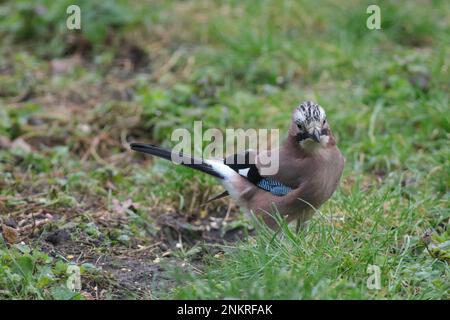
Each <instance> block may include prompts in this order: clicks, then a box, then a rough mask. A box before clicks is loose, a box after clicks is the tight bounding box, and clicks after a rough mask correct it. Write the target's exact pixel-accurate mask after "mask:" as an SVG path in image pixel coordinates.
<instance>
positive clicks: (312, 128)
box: [290, 101, 330, 148]
mask: <svg viewBox="0 0 450 320" xmlns="http://www.w3.org/2000/svg"><path fill="white" fill-rule="evenodd" d="M290 133H291V135H292V136H294V137H295V140H296V141H297V142H298V143H299V144H300V146H301V147H303V148H307V147H315V146H320V145H322V146H326V145H327V144H328V141H329V135H330V128H329V126H328V122H327V118H326V115H325V110H323V108H322V107H321V106H320V105H318V104H317V103H315V102H313V101H304V102H302V103H301V104H300V105H299V106H298V107H296V108H295V109H294V112H293V113H292V125H291V130H290Z"/></svg>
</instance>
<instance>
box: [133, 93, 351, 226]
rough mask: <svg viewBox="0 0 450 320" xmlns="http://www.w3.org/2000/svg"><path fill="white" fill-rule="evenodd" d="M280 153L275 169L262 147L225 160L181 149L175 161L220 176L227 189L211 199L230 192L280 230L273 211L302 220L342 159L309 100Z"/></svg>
mask: <svg viewBox="0 0 450 320" xmlns="http://www.w3.org/2000/svg"><path fill="white" fill-rule="evenodd" d="M130 147H131V149H132V150H134V151H137V152H142V153H146V154H150V155H153V156H156V157H160V158H164V159H166V160H171V159H173V158H172V156H173V151H172V150H170V149H166V148H163V147H160V146H155V145H151V144H145V143H131V144H130ZM265 152H268V153H269V154H270V153H273V152H278V159H279V160H278V161H279V164H278V170H277V171H276V172H275V173H271V174H264V173H263V170H262V164H261V161H260V159H259V158H260V156H261V151H259V152H257V151H255V150H245V151H242V152H240V153H236V154H233V155H230V156H228V157H225V158H224V159H203V158H202V159H198V158H195V157H192V156H190V155H185V154H182V153H179V154H178V156H179V157H181V158H180V159H181V161H179V162H178V163H180V164H182V165H184V166H187V167H190V168H192V169H196V170H199V171H202V172H204V173H206V174H209V175H211V176H213V177H215V178H216V179H218V180H219V181H220V182H221V183H222V185H223V186H224V188H225V192H223V193H221V194H219V195H218V196H216V197H214V198H213V199H211V200H210V201H213V200H217V199H220V198H223V197H225V196H231V198H233V199H234V201H236V203H237V204H238V205H239V206H240V207H242V208H243V209H244V211H245V212H246V213H250V214H251V215H252V216H253V217H255V216H256V217H257V218H261V219H262V220H263V221H264V222H265V223H266V225H268V226H269V227H270V228H271V229H274V230H276V229H279V227H280V222H279V220H277V218H276V216H277V213H278V214H279V215H278V216H281V217H283V219H285V220H286V221H287V223H291V222H294V221H297V226H301V225H303V224H304V223H305V222H306V221H308V220H309V219H310V218H311V217H312V216H313V214H314V212H316V211H317V209H318V208H319V207H320V206H321V205H322V204H323V203H324V202H326V201H327V200H328V199H330V197H331V196H332V195H333V193H334V192H335V190H336V188H337V187H338V184H339V181H340V179H341V176H342V171H343V168H344V164H345V158H344V156H343V155H342V153H341V151H340V150H339V148H338V146H337V142H336V138H335V136H334V135H333V132H332V131H331V127H330V124H329V123H328V120H327V117H326V114H325V110H324V109H323V108H322V106H320V105H319V104H318V103H315V102H313V101H304V102H301V103H300V104H299V105H298V106H296V107H295V108H294V110H293V111H292V115H291V121H290V126H289V128H288V134H287V137H286V139H285V141H284V143H283V144H282V145H281V146H280V147H278V148H275V149H273V150H266V151H265Z"/></svg>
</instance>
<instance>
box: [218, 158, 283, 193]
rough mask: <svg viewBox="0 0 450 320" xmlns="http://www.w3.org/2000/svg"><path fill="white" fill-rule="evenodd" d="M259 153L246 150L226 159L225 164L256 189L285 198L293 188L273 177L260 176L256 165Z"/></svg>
mask: <svg viewBox="0 0 450 320" xmlns="http://www.w3.org/2000/svg"><path fill="white" fill-rule="evenodd" d="M256 156H257V153H256V151H254V150H246V151H244V152H243V153H238V154H234V155H232V156H229V157H227V158H225V159H224V164H226V165H227V166H229V167H230V168H231V169H233V170H234V171H236V172H237V173H239V175H241V176H242V177H244V178H246V179H247V180H248V181H249V182H251V183H253V184H254V185H255V186H256V187H258V188H260V189H263V190H265V191H268V192H270V193H271V194H273V195H275V196H280V197H282V196H285V195H286V194H288V193H289V192H291V191H292V188H290V187H288V186H286V185H285V184H283V183H281V182H280V181H277V180H275V179H273V178H271V177H264V176H262V175H261V174H260V172H259V168H258V166H257V165H256Z"/></svg>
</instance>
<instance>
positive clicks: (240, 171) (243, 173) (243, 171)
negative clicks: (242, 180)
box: [239, 168, 250, 177]
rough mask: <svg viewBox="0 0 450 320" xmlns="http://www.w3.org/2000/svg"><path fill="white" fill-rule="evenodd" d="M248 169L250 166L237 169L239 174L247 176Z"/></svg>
mask: <svg viewBox="0 0 450 320" xmlns="http://www.w3.org/2000/svg"><path fill="white" fill-rule="evenodd" d="M249 170H250V168H245V169H239V174H240V175H241V176H244V177H247V176H248V172H249Z"/></svg>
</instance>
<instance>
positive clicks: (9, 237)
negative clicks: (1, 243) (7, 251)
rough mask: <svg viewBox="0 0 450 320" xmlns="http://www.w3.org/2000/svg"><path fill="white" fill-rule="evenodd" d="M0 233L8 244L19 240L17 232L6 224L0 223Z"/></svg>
mask: <svg viewBox="0 0 450 320" xmlns="http://www.w3.org/2000/svg"><path fill="white" fill-rule="evenodd" d="M2 234H3V238H5V240H6V242H8V243H9V244H14V243H16V242H17V241H18V240H19V232H18V231H17V230H16V229H14V228H11V227H9V226H7V225H6V224H2Z"/></svg>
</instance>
